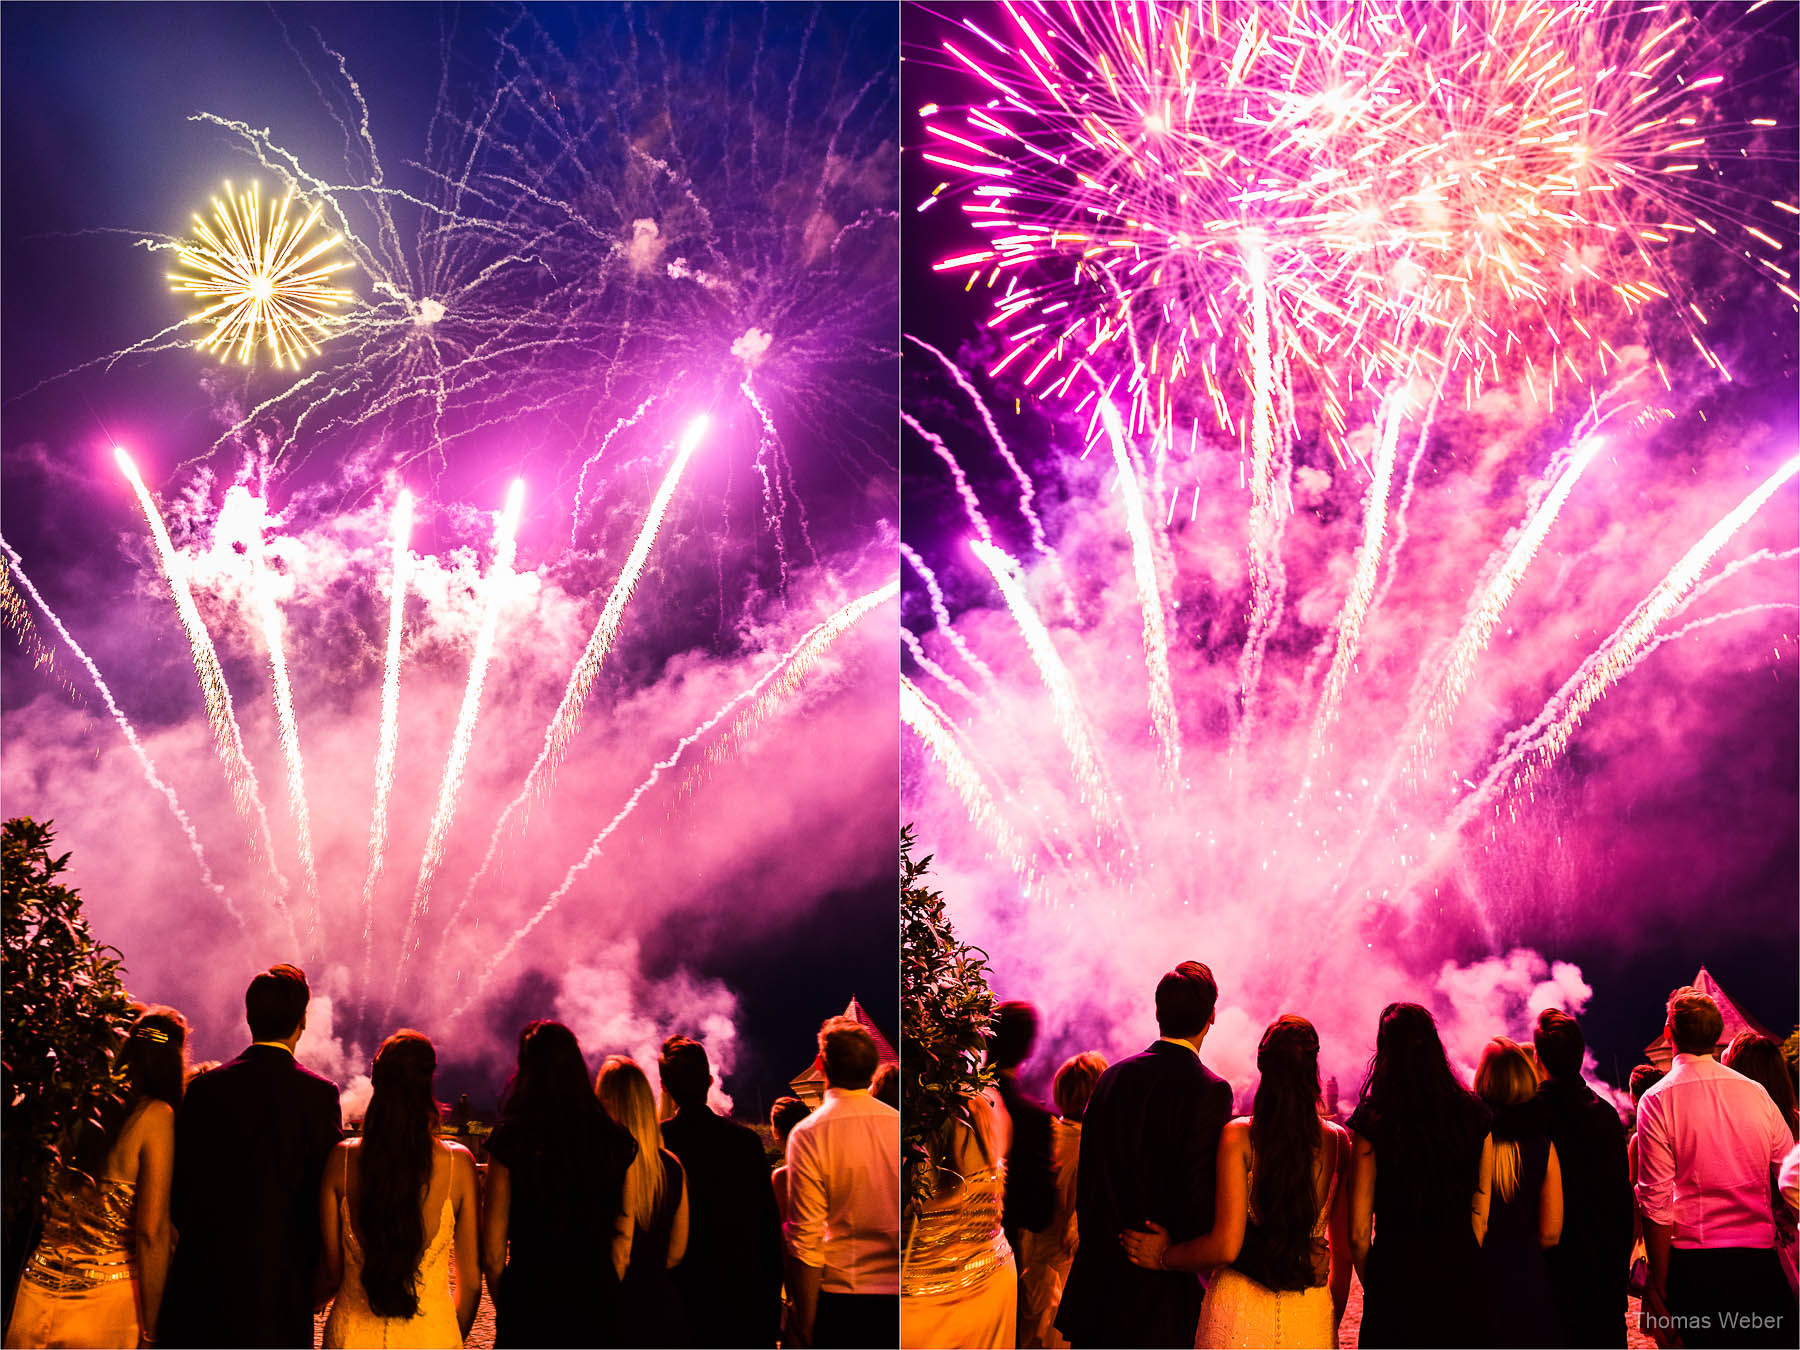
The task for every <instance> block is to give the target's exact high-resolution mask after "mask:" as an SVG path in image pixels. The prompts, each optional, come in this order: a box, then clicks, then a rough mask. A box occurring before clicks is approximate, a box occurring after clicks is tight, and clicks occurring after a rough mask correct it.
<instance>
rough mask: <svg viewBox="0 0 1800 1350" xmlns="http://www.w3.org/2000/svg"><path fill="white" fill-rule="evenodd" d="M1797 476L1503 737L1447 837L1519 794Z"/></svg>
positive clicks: (1790, 469) (1789, 470) (1781, 473)
mask: <svg viewBox="0 0 1800 1350" xmlns="http://www.w3.org/2000/svg"><path fill="white" fill-rule="evenodd" d="M1796 474H1800V455H1797V456H1795V457H1794V458H1792V459H1790V460H1788V461H1787V462H1786V463H1785V464H1783V465H1782V466H1781V467H1780V468H1779V469H1777V470H1776V471H1775V472H1774V473H1772V474H1770V475H1769V477H1768V478H1766V479H1765V480H1764V481H1763V483H1762V485H1761V486H1760V487H1758V488H1757V489H1756V491H1754V492H1752V493H1751V494H1750V495H1749V496H1748V497H1746V498H1744V500H1743V501H1741V502H1739V503H1738V505H1737V506H1736V507H1735V508H1734V509H1733V510H1732V511H1731V512H1730V513H1729V514H1727V515H1726V516H1725V517H1724V519H1722V520H1720V521H1719V523H1718V524H1716V525H1714V526H1713V527H1712V528H1711V529H1710V530H1708V531H1707V532H1706V533H1705V534H1703V535H1702V536H1701V537H1700V539H1699V541H1698V542H1696V543H1695V544H1694V546H1693V547H1692V548H1690V549H1689V550H1688V551H1687V553H1686V554H1684V555H1683V556H1682V558H1681V561H1679V562H1678V563H1676V564H1675V566H1674V567H1672V568H1670V569H1669V572H1668V575H1667V576H1665V577H1664V578H1663V579H1662V581H1661V582H1659V583H1658V584H1657V586H1656V589H1655V590H1653V591H1651V592H1650V594H1649V595H1647V596H1646V597H1645V598H1644V599H1643V600H1642V601H1640V602H1639V603H1638V605H1637V607H1636V608H1635V609H1633V610H1632V612H1631V613H1630V614H1629V615H1627V616H1626V617H1625V619H1624V621H1623V622H1621V623H1620V624H1619V626H1618V627H1617V628H1615V629H1614V630H1613V631H1612V633H1611V634H1610V635H1609V636H1608V637H1607V639H1606V641H1605V642H1603V643H1601V644H1600V646H1599V647H1598V648H1597V649H1596V650H1595V651H1594V653H1593V654H1592V655H1590V656H1589V657H1588V658H1587V660H1585V661H1583V662H1582V663H1581V665H1580V667H1579V668H1578V669H1577V670H1576V671H1575V673H1574V674H1573V675H1571V676H1570V677H1569V679H1568V680H1567V681H1566V682H1565V683H1564V685H1563V687H1562V688H1561V689H1559V690H1557V691H1556V693H1555V694H1553V695H1552V696H1551V698H1550V701H1549V702H1548V703H1546V704H1545V705H1544V710H1543V711H1542V712H1541V713H1539V714H1538V715H1537V718H1536V719H1535V720H1534V721H1533V722H1532V723H1531V724H1530V725H1529V726H1525V727H1521V728H1519V729H1517V730H1515V731H1512V732H1510V733H1508V735H1507V737H1506V739H1505V741H1504V742H1502V745H1501V752H1500V754H1499V756H1498V757H1497V758H1496V759H1495V761H1494V763H1493V765H1492V767H1491V768H1489V769H1488V771H1487V774H1486V776H1485V777H1484V778H1483V779H1482V780H1481V784H1480V786H1479V787H1477V788H1476V789H1475V790H1474V791H1473V792H1471V793H1469V795H1468V796H1466V797H1464V798H1463V799H1462V801H1461V802H1459V803H1458V804H1457V807H1456V810H1455V812H1454V813H1453V814H1452V816H1451V818H1450V827H1451V830H1452V831H1453V832H1454V831H1457V830H1460V829H1461V828H1462V827H1463V826H1464V825H1466V824H1468V823H1469V821H1471V820H1473V819H1474V817H1475V813H1476V812H1477V811H1478V810H1480V809H1481V808H1482V806H1483V805H1485V804H1486V803H1487V802H1488V801H1490V800H1492V799H1493V797H1494V796H1495V795H1497V794H1498V793H1499V792H1501V791H1507V790H1510V791H1514V792H1518V791H1523V790H1524V789H1525V788H1527V787H1529V786H1530V785H1531V783H1532V782H1534V781H1535V780H1536V778H1537V776H1538V775H1539V774H1540V773H1542V772H1543V771H1544V769H1545V768H1546V767H1547V766H1548V765H1549V764H1550V762H1551V761H1552V760H1554V759H1555V758H1556V757H1557V756H1558V755H1560V754H1561V753H1562V751H1563V748H1564V747H1565V746H1567V745H1568V743H1569V737H1570V736H1572V735H1573V734H1574V733H1575V728H1576V727H1577V726H1579V725H1580V723H1581V718H1582V716H1583V714H1585V713H1586V712H1587V710H1588V709H1589V708H1591V707H1593V706H1594V704H1595V703H1596V702H1597V701H1598V700H1599V699H1600V698H1601V697H1602V696H1603V695H1604V694H1605V693H1606V691H1607V690H1608V689H1610V688H1612V686H1613V685H1615V684H1617V683H1618V682H1619V681H1620V680H1621V679H1623V678H1624V677H1625V675H1626V674H1628V673H1629V672H1630V671H1631V669H1632V668H1633V667H1634V666H1635V665H1636V664H1637V663H1638V662H1639V661H1641V660H1642V659H1643V657H1644V654H1645V651H1646V645H1645V644H1646V643H1648V642H1649V641H1650V640H1651V639H1652V638H1653V637H1654V636H1655V633H1656V629H1657V626H1658V625H1659V624H1661V623H1662V622H1663V621H1664V620H1665V619H1667V618H1668V617H1669V616H1670V615H1672V614H1674V613H1676V612H1677V610H1678V609H1679V608H1680V606H1681V603H1682V601H1683V600H1684V599H1685V598H1686V597H1687V595H1688V592H1690V591H1691V590H1693V589H1694V587H1695V585H1696V583H1697V582H1698V581H1699V579H1700V573H1701V572H1702V571H1704V570H1705V568H1706V565H1707V564H1708V563H1709V562H1711V561H1712V559H1713V557H1714V556H1715V555H1716V554H1717V553H1718V552H1719V550H1720V549H1722V548H1724V547H1725V545H1726V544H1727V543H1729V542H1730V540H1731V537H1732V536H1733V535H1735V534H1736V533H1737V532H1738V530H1740V529H1742V528H1743V526H1744V524H1745V523H1746V522H1747V521H1749V519H1750V518H1751V517H1752V516H1754V515H1755V514H1756V513H1757V512H1758V511H1759V510H1761V509H1762V507H1763V505H1764V504H1765V503H1766V502H1767V501H1768V500H1769V498H1770V497H1773V496H1774V495H1775V493H1776V492H1777V491H1778V490H1779V489H1780V488H1781V487H1782V485H1783V484H1785V483H1787V482H1788V481H1789V480H1791V479H1792V478H1793V477H1794V476H1795V475H1796Z"/></svg>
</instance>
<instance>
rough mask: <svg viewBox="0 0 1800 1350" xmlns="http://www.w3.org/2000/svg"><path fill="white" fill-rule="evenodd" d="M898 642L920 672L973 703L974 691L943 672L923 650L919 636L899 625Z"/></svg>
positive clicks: (948, 673)
mask: <svg viewBox="0 0 1800 1350" xmlns="http://www.w3.org/2000/svg"><path fill="white" fill-rule="evenodd" d="M900 641H901V642H902V643H903V644H905V646H906V650H907V651H908V652H910V653H911V654H912V659H913V660H915V661H917V662H918V663H919V669H920V670H923V671H924V672H925V673H926V674H927V675H929V676H931V678H932V679H934V680H936V681H937V682H938V683H939V684H941V685H943V686H944V687H945V688H947V689H949V690H950V691H951V692H953V693H957V694H960V695H962V696H963V697H964V698H965V699H967V700H968V701H969V702H971V703H973V702H975V691H974V690H973V689H971V688H969V686H968V685H966V684H964V683H963V682H962V681H961V680H959V679H957V678H956V676H954V675H952V674H951V673H950V672H949V671H947V670H945V669H944V668H943V667H942V666H940V665H939V664H938V663H937V662H936V661H933V660H932V659H931V654H930V653H929V652H927V651H926V650H925V644H924V643H923V642H920V641H919V635H918V634H917V633H915V632H913V630H912V629H910V628H908V627H907V626H906V625H905V624H901V625H900Z"/></svg>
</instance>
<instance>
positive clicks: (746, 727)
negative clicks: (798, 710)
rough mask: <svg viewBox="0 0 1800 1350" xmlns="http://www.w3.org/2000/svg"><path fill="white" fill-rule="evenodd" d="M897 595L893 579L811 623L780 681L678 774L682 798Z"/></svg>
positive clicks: (898, 586) (789, 657)
mask: <svg viewBox="0 0 1800 1350" xmlns="http://www.w3.org/2000/svg"><path fill="white" fill-rule="evenodd" d="M899 595H900V578H898V577H895V578H894V579H893V580H892V581H890V582H888V584H887V585H885V586H880V587H877V588H876V589H875V590H872V591H870V592H869V593H868V594H867V595H861V596H858V597H857V598H856V599H854V600H852V601H851V602H850V603H849V604H847V605H845V606H843V608H841V609H839V610H838V611H837V612H836V613H834V614H832V615H831V616H830V617H829V618H826V619H824V620H822V621H821V622H819V623H817V624H815V625H814V626H813V627H812V628H811V629H810V630H809V631H808V632H807V633H806V634H805V636H803V637H802V638H801V639H800V641H799V642H798V643H796V644H795V645H794V647H793V649H792V650H791V652H790V653H789V655H788V658H787V661H786V663H785V664H784V665H783V667H782V672H781V678H780V679H778V680H776V681H775V682H774V683H773V684H771V685H769V687H768V688H766V689H764V690H763V691H762V693H760V694H758V695H757V696H756V698H755V699H754V700H753V701H752V702H751V704H750V706H749V707H748V708H745V709H744V710H743V712H741V713H739V714H738V715H737V717H736V718H735V719H734V720H733V721H732V723H731V725H730V726H729V727H727V728H725V730H724V731H723V732H721V733H720V735H719V736H718V738H717V739H716V740H714V741H713V743H712V744H711V745H709V746H708V747H707V748H706V754H705V755H704V756H703V762H702V763H700V764H697V765H695V766H693V767H692V768H690V769H689V770H688V771H687V773H685V774H684V775H682V780H681V792H682V794H683V795H684V796H685V795H687V794H689V793H692V792H693V791H694V789H695V788H696V787H697V786H698V785H699V783H700V780H701V777H702V776H703V775H704V774H705V773H706V772H707V771H708V769H710V768H711V767H712V766H713V765H716V764H720V763H722V762H724V760H725V759H726V758H727V757H728V756H730V755H733V754H735V753H737V751H738V749H739V748H740V747H741V746H742V745H743V743H744V741H745V740H746V739H747V738H748V737H749V736H750V735H752V734H753V733H754V732H755V731H756V729H757V728H758V727H760V726H761V725H762V724H763V723H765V722H767V721H768V720H769V718H770V717H771V716H773V715H774V712H775V710H776V709H777V708H778V707H780V706H781V705H782V704H783V703H784V702H785V701H786V700H788V699H790V698H792V697H793V695H794V691H795V690H797V689H798V688H799V687H800V686H801V684H803V683H804V682H805V680H806V677H807V676H808V675H810V674H811V673H812V671H813V668H814V667H815V666H817V665H818V664H819V658H820V657H821V656H823V655H824V654H825V652H826V650H827V649H828V648H829V647H830V646H831V644H832V643H834V642H836V641H837V640H838V638H839V637H840V636H841V635H842V634H843V632H844V630H845V629H847V628H849V627H851V626H852V625H854V624H855V623H856V622H857V621H858V620H860V619H861V618H862V617H863V615H865V614H867V613H868V612H869V611H870V610H872V609H874V608H875V607H876V606H877V605H880V604H884V603H886V602H887V601H889V600H894V599H897V598H898V597H899Z"/></svg>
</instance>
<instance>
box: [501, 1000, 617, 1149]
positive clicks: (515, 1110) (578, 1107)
mask: <svg viewBox="0 0 1800 1350" xmlns="http://www.w3.org/2000/svg"><path fill="white" fill-rule="evenodd" d="M594 1110H595V1104H594V1094H593V1093H592V1092H590V1091H589V1090H588V1076H587V1061H586V1060H584V1059H583V1058H582V1057H581V1044H580V1042H578V1041H577V1040H576V1039H575V1033H574V1032H572V1031H570V1030H569V1029H568V1028H567V1027H566V1026H564V1025H563V1024H562V1023H561V1022H552V1021H549V1020H548V1019H540V1020H539V1021H536V1022H528V1023H526V1025H525V1029H524V1030H523V1031H521V1032H520V1033H519V1065H518V1069H517V1070H516V1071H515V1072H514V1073H513V1076H512V1081H511V1082H509V1083H508V1084H507V1085H506V1092H505V1094H504V1095H503V1097H502V1098H501V1104H500V1118H501V1120H503V1121H522V1120H531V1121H534V1122H537V1123H539V1124H540V1125H544V1126H550V1127H555V1126H556V1125H558V1124H562V1125H572V1124H573V1123H574V1122H576V1121H578V1120H582V1119H586V1118H587V1117H589V1116H591V1115H593V1114H594Z"/></svg>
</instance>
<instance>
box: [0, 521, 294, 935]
mask: <svg viewBox="0 0 1800 1350" xmlns="http://www.w3.org/2000/svg"><path fill="white" fill-rule="evenodd" d="M0 549H4V550H5V551H6V558H7V561H8V563H9V565H10V572H11V575H13V576H16V577H17V578H18V579H19V584H20V585H21V586H23V587H24V588H25V591H26V594H28V595H29V596H30V597H31V598H32V600H33V601H34V602H35V603H36V604H37V607H38V608H39V609H40V610H42V611H43V613H44V617H45V618H47V619H49V620H50V623H51V626H52V627H54V628H55V629H56V631H57V634H58V635H59V636H60V637H61V638H62V640H63V641H64V642H65V643H67V644H68V648H69V650H70V651H72V652H73V653H75V659H76V660H78V661H80V662H81V664H82V665H83V666H85V667H86V668H87V673H88V677H89V678H90V679H92V680H93V682H94V688H95V689H96V690H98V691H99V694H100V698H101V701H102V702H104V703H105V704H106V710H107V711H108V712H109V713H111V714H112V718H113V721H114V722H115V723H116V724H117V725H118V728H119V730H120V732H121V733H123V734H124V737H125V743H126V744H127V745H129V746H130V747H131V753H132V754H134V755H136V756H137V762H138V767H139V768H141V769H142V770H143V771H144V781H145V782H146V783H148V784H149V785H150V786H151V788H152V789H154V790H155V791H156V792H157V793H158V794H159V795H160V796H161V797H162V799H163V800H164V801H166V802H167V803H168V804H169V812H170V814H172V815H173V816H174V817H175V823H176V824H177V825H179V826H180V827H181V832H182V834H183V835H185V836H186V837H187V842H188V848H189V850H190V851H192V853H193V855H194V862H195V863H196V864H197V865H198V866H199V868H200V881H201V883H202V884H203V885H204V886H205V887H206V889H207V890H209V891H211V892H212V893H213V894H214V895H216V896H218V897H219V902H220V903H221V904H223V905H224V906H225V911H226V913H228V914H230V915H231V917H232V918H233V919H235V920H237V926H238V928H239V929H240V930H241V931H243V932H245V933H248V932H249V931H250V926H249V925H248V924H247V923H245V921H244V916H243V915H242V914H241V913H240V912H239V911H238V907H237V902H236V901H234V900H233V899H232V898H231V897H230V896H229V895H227V894H226V893H225V888H224V887H223V886H221V885H220V884H219V883H218V882H217V881H216V880H214V878H213V873H212V866H211V865H210V864H209V863H208V862H207V861H206V850H205V849H203V848H201V847H200V836H199V834H198V833H196V831H195V830H194V822H193V821H192V820H190V819H189V818H188V813H187V812H186V811H185V810H183V809H182V806H181V801H180V799H179V798H178V797H176V795H175V789H174V788H172V787H170V786H169V785H168V784H167V783H165V782H164V781H163V780H162V777H161V776H160V775H159V774H158V773H157V772H156V765H155V764H154V763H152V762H151V759H150V752H149V751H148V750H146V749H144V743H143V742H142V741H140V740H139V739H138V734H137V729H136V728H135V727H133V726H132V725H131V720H130V719H129V718H127V717H126V716H125V713H124V711H123V710H122V709H121V708H120V707H119V705H118V702H117V700H115V699H114V698H113V692H112V690H111V689H110V688H108V687H107V684H106V680H105V679H104V678H102V676H101V674H100V667H98V666H96V665H95V664H94V660H93V658H92V657H91V656H89V655H88V654H87V652H86V651H85V650H83V648H82V646H81V644H80V643H79V642H77V641H76V640H75V637H74V634H72V633H70V632H69V630H68V629H67V628H66V627H64V625H63V621H62V620H61V619H60V618H59V617H57V614H56V611H55V610H53V609H51V608H50V605H49V603H48V602H47V601H45V599H44V597H43V595H42V594H40V593H39V591H38V588H37V587H36V586H34V585H32V582H31V578H30V577H28V576H26V575H25V567H24V564H23V563H22V562H21V560H20V558H19V555H18V554H17V553H16V552H15V551H14V550H13V546H12V545H11V544H9V543H7V542H6V541H5V540H4V539H0ZM282 913H283V915H284V916H285V915H286V909H285V907H284V908H283V911H282ZM288 931H289V934H290V936H294V934H293V924H292V923H291V922H290V923H289V925H288ZM294 945H295V946H298V945H299V939H298V937H297V936H295V937H294Z"/></svg>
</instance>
